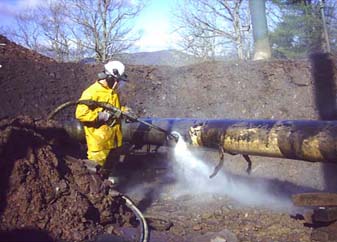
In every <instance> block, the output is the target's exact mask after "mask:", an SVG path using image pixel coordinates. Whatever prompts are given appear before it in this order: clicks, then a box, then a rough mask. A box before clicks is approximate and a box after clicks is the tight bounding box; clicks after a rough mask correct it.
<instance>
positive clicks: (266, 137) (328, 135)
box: [67, 118, 337, 163]
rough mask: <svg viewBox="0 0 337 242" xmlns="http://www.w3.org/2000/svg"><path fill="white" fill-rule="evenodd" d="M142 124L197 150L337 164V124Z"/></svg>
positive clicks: (132, 135) (134, 126)
mask: <svg viewBox="0 0 337 242" xmlns="http://www.w3.org/2000/svg"><path fill="white" fill-rule="evenodd" d="M142 120H144V121H145V122H147V123H151V124H153V125H155V126H158V127H161V128H162V129H165V130H167V131H168V132H170V133H172V132H173V131H176V132H178V133H179V134H180V135H181V136H182V137H183V138H184V140H185V141H186V142H188V143H189V144H191V145H193V146H198V147H208V148H212V149H221V150H222V151H223V152H225V153H228V154H241V155H255V156H265V157H275V158H285V159H294V160H303V161H309V162H330V163H337V122H336V121H316V120H281V121H278V120H229V119H216V120H215V119H213V120H212V119H211V120H206V119H160V118H153V119H142ZM71 125H72V126H71ZM71 125H69V123H68V127H67V130H68V133H69V131H70V133H71V131H74V133H77V134H78V133H79V127H78V126H79V124H78V123H77V124H76V123H72V124H71ZM122 129H123V140H124V141H125V142H128V143H130V144H134V145H138V146H142V145H147V144H150V145H157V146H163V145H164V146H165V145H171V143H168V142H167V137H166V135H165V134H164V133H163V132H160V131H158V130H155V129H151V128H150V127H148V126H146V125H144V124H142V123H123V124H122ZM82 132H83V131H82ZM72 136H74V135H72Z"/></svg>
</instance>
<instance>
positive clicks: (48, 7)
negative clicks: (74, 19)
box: [37, 1, 71, 62]
mask: <svg viewBox="0 0 337 242" xmlns="http://www.w3.org/2000/svg"><path fill="white" fill-rule="evenodd" d="M66 9H67V6H66V5H65V4H64V3H63V2H57V1H48V2H47V4H44V5H43V6H41V7H40V8H39V9H38V14H39V15H38V20H37V21H38V23H39V25H40V26H41V29H42V33H43V34H44V36H45V39H46V41H48V42H49V44H48V48H47V50H46V51H48V52H50V55H51V56H53V57H54V58H55V59H56V60H57V61H59V62H64V61H69V60H70V59H71V57H70V48H71V46H70V37H69V30H68V21H67V18H65V16H66Z"/></svg>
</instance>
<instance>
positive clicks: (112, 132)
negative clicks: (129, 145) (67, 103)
mask: <svg viewBox="0 0 337 242" xmlns="http://www.w3.org/2000/svg"><path fill="white" fill-rule="evenodd" d="M80 100H93V101H98V102H105V103H109V104H111V105H113V106H115V107H116V108H119V109H121V105H120V101H119V96H118V94H117V93H116V92H115V91H114V90H112V89H111V88H107V87H105V86H103V85H102V84H100V83H99V82H98V81H96V82H95V83H94V84H92V85H91V86H89V87H88V88H87V89H86V90H84V92H83V93H82V96H81V97H80ZM101 111H103V109H102V108H100V107H98V108H95V109H90V108H89V107H88V106H87V105H84V104H79V105H77V108H76V113H75V116H76V118H77V119H78V120H79V121H80V122H82V123H83V124H84V132H85V137H86V141H87V146H88V153H87V154H88V159H89V160H93V161H96V162H97V163H98V164H99V165H100V166H104V164H105V162H106V159H107V157H108V155H109V153H110V151H111V150H112V149H115V148H118V147H120V146H122V127H121V123H120V120H117V122H116V123H115V124H114V125H113V126H112V127H111V126H109V125H106V124H103V125H100V126H97V119H98V113H99V112H101Z"/></svg>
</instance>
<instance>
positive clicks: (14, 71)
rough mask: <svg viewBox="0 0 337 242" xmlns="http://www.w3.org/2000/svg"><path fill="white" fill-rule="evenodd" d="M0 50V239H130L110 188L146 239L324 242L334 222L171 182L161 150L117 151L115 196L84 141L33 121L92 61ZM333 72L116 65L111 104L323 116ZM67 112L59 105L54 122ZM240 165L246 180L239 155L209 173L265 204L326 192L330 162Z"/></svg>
mask: <svg viewBox="0 0 337 242" xmlns="http://www.w3.org/2000/svg"><path fill="white" fill-rule="evenodd" d="M0 42H1V43H5V44H6V45H5V46H0V64H1V65H2V68H0V88H1V95H0V102H1V109H0V118H1V120H0V182H1V183H0V231H1V232H0V241H31V240H35V241H92V240H95V239H96V238H97V237H96V236H97V235H101V236H102V235H107V234H108V235H117V236H118V237H123V238H124V240H129V241H138V238H139V225H138V223H137V222H136V221H135V217H134V215H133V214H132V213H131V211H130V210H129V209H128V208H127V207H126V206H125V201H124V200H123V199H122V198H121V196H120V194H119V192H122V193H123V194H127V195H129V197H131V198H132V199H133V200H134V201H135V202H136V204H137V206H138V207H139V208H140V209H141V211H142V212H143V213H144V215H145V216H146V217H147V218H148V221H149V222H150V226H151V241H156V242H157V241H172V242H178V241H336V238H337V236H336V234H335V233H336V229H335V226H336V224H334V223H332V224H331V225H326V224H325V225H311V224H307V223H306V221H305V219H304V217H303V214H304V211H303V209H302V208H293V207H291V208H290V207H287V209H281V210H280V209H275V206H274V204H273V202H271V201H268V200H265V201H263V203H262V204H259V205H255V204H247V203H244V201H238V200H237V199H235V198H233V197H231V196H229V195H228V194H225V193H223V192H221V191H222V190H221V189H223V190H225V189H226V187H222V183H221V181H219V180H210V181H207V186H208V187H209V190H212V189H213V188H217V189H218V190H217V192H201V191H198V190H199V187H191V186H190V185H191V184H189V182H187V183H181V182H180V181H179V179H178V177H177V176H176V170H175V165H174V164H175V163H174V159H172V157H171V155H170V154H171V150H169V149H165V148H160V149H159V152H157V153H155V152H150V153H147V152H144V150H140V151H137V152H135V153H133V154H130V155H128V156H127V157H126V159H125V161H124V163H121V164H120V165H119V172H120V174H121V175H122V176H124V177H125V179H124V182H123V183H122V185H121V186H120V187H118V188H116V187H112V186H111V184H110V183H109V182H107V181H104V180H102V179H101V177H100V176H99V175H97V174H90V173H89V172H88V171H87V170H86V168H85V167H84V164H83V162H82V160H81V159H84V158H85V145H84V144H79V143H77V142H70V141H69V140H68V138H67V136H66V134H64V133H63V132H62V130H60V129H58V128H57V125H56V123H54V122H51V121H48V122H47V121H46V120H45V118H46V117H47V115H48V114H49V113H50V112H51V111H52V110H53V109H54V108H56V106H58V105H60V104H62V103H64V102H66V101H72V100H77V99H78V97H79V96H80V94H81V92H82V91H83V89H85V88H86V87H87V86H88V85H89V84H90V83H92V82H93V80H94V79H95V77H96V75H97V72H99V71H100V70H102V65H82V64H77V63H56V62H55V61H53V60H51V59H49V58H47V57H44V56H41V55H39V54H37V53H35V52H32V51H30V50H27V49H25V48H23V47H21V46H18V45H16V44H15V43H12V42H10V41H9V40H7V39H6V38H5V37H3V36H0ZM336 68H337V67H336V58H335V57H334V56H332V55H330V56H329V55H322V54H317V55H313V56H311V57H310V58H308V59H303V60H271V61H268V62H267V61H257V62H252V61H245V62H240V61H237V62H206V63H201V64H196V65H189V66H182V67H170V66H141V65H139V66H127V73H128V76H129V79H130V81H129V82H128V83H127V84H126V86H125V87H124V88H123V89H122V90H121V96H122V103H123V104H125V105H128V106H130V107H131V108H132V109H133V110H134V112H135V114H137V115H138V116H140V117H162V118H165V117H170V118H174V117H190V118H212V119H213V118H229V119H238V118H239V119H324V120H335V115H336V81H337V78H336V73H337V72H336V71H337V69H336ZM73 113H74V110H73V109H72V108H69V109H67V110H65V111H63V112H62V113H60V114H58V116H57V117H56V119H57V120H63V119H71V118H73ZM22 115H24V116H22ZM55 127H56V128H55ZM203 152H204V153H203V157H202V159H203V160H205V161H207V162H208V163H209V164H210V165H211V166H214V165H215V164H217V161H218V153H217V151H203ZM251 158H252V160H253V166H252V174H251V175H250V176H248V175H247V174H246V173H245V170H246V163H245V161H244V160H243V158H242V157H240V156H230V155H227V156H225V162H224V169H222V170H221V172H219V174H218V175H217V176H219V175H220V176H227V177H230V181H236V182H238V181H240V182H242V183H245V184H250V187H252V188H256V189H255V190H259V187H260V186H261V184H268V186H267V188H268V189H267V190H268V191H269V192H270V194H271V195H272V196H274V197H276V198H278V199H279V200H282V199H285V200H286V201H290V198H291V195H292V194H295V193H298V192H306V191H308V192H309V191H324V190H326V191H336V187H337V186H336V184H337V181H336V175H335V174H336V171H337V168H336V166H333V165H324V166H323V165H321V164H319V163H314V164H312V163H305V162H301V161H289V160H283V159H272V158H264V157H251ZM182 186H183V188H184V189H183V192H181V188H182ZM211 188H212V189H211ZM253 190H254V189H253ZM117 191H118V192H117ZM254 196H259V194H258V193H251V194H247V200H249V199H251V198H254ZM106 239H110V240H111V237H108V238H106ZM115 239H116V238H115Z"/></svg>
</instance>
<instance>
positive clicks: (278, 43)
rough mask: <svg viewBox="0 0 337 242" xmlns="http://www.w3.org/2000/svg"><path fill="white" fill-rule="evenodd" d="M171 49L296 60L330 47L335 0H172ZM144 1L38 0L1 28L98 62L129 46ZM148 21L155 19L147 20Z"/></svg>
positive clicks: (62, 54)
mask: <svg viewBox="0 0 337 242" xmlns="http://www.w3.org/2000/svg"><path fill="white" fill-rule="evenodd" d="M175 3H176V7H175V8H174V9H171V11H172V18H171V19H172V24H173V26H174V27H175V34H177V35H178V39H179V41H178V43H177V48H178V49H180V50H182V51H184V52H186V53H189V54H192V55H194V56H197V57H201V58H204V59H216V58H219V56H220V57H228V58H231V59H253V58H254V59H260V58H269V57H274V58H301V57H305V56H307V55H308V54H310V53H312V52H328V51H332V52H335V51H336V49H337V34H336V31H337V28H336V27H337V26H336V25H337V13H336V5H337V1H335V0H267V1H265V0H249V1H248V0H179V1H178V0H176V1H175ZM146 4H147V1H137V0H133V1H130V0H58V1H55V0H46V2H45V3H44V4H43V5H42V6H40V7H38V8H34V9H30V10H29V11H25V12H24V13H20V14H18V15H17V16H16V25H15V26H13V27H11V28H10V29H8V28H7V29H2V31H1V32H2V33H3V34H5V35H6V36H7V37H9V38H10V39H12V40H13V41H15V42H17V43H19V44H22V45H24V46H26V47H28V48H31V49H33V50H36V51H38V52H40V53H43V54H45V55H47V56H50V57H53V58H54V59H56V60H57V61H62V62H65V61H79V60H81V59H83V58H85V57H95V58H96V60H97V61H99V62H104V61H106V60H107V59H110V58H111V57H112V56H114V55H116V54H120V53H123V52H128V51H132V50H134V49H135V45H134V43H135V42H136V41H137V40H139V38H140V37H141V35H140V33H137V32H135V30H134V28H133V27H134V26H135V23H136V21H137V18H138V16H139V14H140V13H141V11H142V10H143V9H144V7H145V6H146ZM153 21H155V19H154V20H153Z"/></svg>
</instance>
